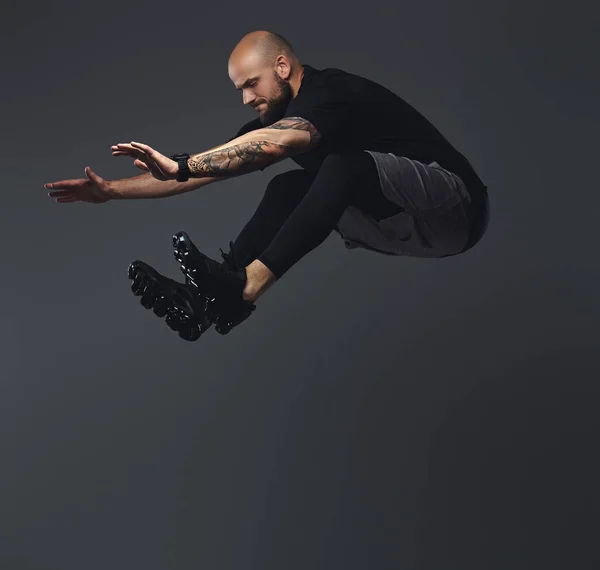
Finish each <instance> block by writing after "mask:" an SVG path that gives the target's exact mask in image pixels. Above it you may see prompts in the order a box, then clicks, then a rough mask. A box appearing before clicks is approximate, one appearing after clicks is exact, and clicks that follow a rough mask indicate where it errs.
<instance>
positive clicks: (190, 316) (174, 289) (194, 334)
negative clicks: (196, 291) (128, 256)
mask: <svg viewBox="0 0 600 570" xmlns="http://www.w3.org/2000/svg"><path fill="white" fill-rule="evenodd" d="M127 275H128V277H129V279H132V280H133V283H132V284H131V291H132V292H133V294H134V295H136V296H139V297H141V298H140V303H141V305H142V306H143V307H144V308H146V309H153V311H154V314H155V315H156V316H157V317H160V318H163V317H165V316H166V319H165V321H166V323H167V325H168V326H169V328H170V329H171V330H174V331H177V333H178V334H179V337H180V338H182V339H184V340H188V341H195V340H198V339H199V338H200V336H201V335H202V334H203V333H204V332H205V331H206V329H208V328H209V327H210V326H211V325H212V320H211V319H210V318H209V317H208V315H207V314H206V300H205V299H204V298H203V297H202V296H199V298H198V299H194V298H193V297H192V295H191V294H190V292H189V291H187V290H186V289H185V288H184V287H183V286H179V284H177V283H176V282H174V281H172V280H169V279H168V278H167V277H165V276H164V275H161V274H160V273H159V272H158V271H156V270H155V269H154V268H153V267H151V266H150V265H148V264H147V263H144V262H143V261H140V260H136V261H133V262H132V263H130V264H129V267H128V270H127Z"/></svg>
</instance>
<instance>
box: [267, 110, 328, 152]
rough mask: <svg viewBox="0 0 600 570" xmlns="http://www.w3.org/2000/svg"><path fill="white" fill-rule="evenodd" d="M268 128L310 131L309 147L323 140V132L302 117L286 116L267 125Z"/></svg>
mask: <svg viewBox="0 0 600 570" xmlns="http://www.w3.org/2000/svg"><path fill="white" fill-rule="evenodd" d="M265 128H266V129H278V130H281V131H283V130H286V129H291V130H296V131H308V133H309V135H310V142H309V145H308V147H309V149H310V148H313V147H315V146H317V145H318V144H319V143H320V142H321V140H322V137H321V133H319V131H317V129H316V128H315V127H314V126H313V124H312V123H311V122H309V121H307V120H306V119H303V118H302V117H285V119H281V120H280V121H277V122H276V123H273V124H272V125H270V126H268V127H265Z"/></svg>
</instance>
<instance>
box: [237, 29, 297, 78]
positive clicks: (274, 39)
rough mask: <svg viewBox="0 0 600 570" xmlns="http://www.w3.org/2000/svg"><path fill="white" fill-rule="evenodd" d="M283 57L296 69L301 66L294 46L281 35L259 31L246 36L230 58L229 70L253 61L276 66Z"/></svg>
mask: <svg viewBox="0 0 600 570" xmlns="http://www.w3.org/2000/svg"><path fill="white" fill-rule="evenodd" d="M280 55H283V56H284V57H286V58H287V59H288V60H289V62H290V63H291V64H293V65H294V66H295V67H296V66H298V65H299V64H300V62H299V60H298V57H297V56H296V54H295V53H294V50H293V48H292V45H291V44H290V43H289V42H288V41H287V40H286V39H285V38H284V37H283V36H280V35H279V34H276V33H274V32H269V31H266V30H257V31H254V32H250V33H248V34H246V35H245V36H244V37H243V38H242V39H241V40H240V41H239V42H238V44H237V45H236V46H235V48H234V50H233V51H232V52H231V55H230V57H229V68H230V71H231V68H232V67H236V66H237V65H240V64H243V63H245V62H247V61H250V60H251V61H252V62H253V63H257V64H260V65H265V66H274V65H275V62H276V59H277V57H278V56H280Z"/></svg>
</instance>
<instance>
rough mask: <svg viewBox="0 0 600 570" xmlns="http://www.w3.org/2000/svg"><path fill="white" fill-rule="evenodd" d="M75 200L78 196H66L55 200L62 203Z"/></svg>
mask: <svg viewBox="0 0 600 570" xmlns="http://www.w3.org/2000/svg"><path fill="white" fill-rule="evenodd" d="M77 200H79V198H77V197H76V196H67V197H66V198H57V199H56V200H55V202H58V203H60V204H62V203H64V202H77Z"/></svg>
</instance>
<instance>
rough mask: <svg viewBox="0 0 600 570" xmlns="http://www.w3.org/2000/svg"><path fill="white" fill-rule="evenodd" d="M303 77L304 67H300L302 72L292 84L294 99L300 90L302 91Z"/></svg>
mask: <svg viewBox="0 0 600 570" xmlns="http://www.w3.org/2000/svg"><path fill="white" fill-rule="evenodd" d="M303 77H304V66H300V72H299V73H298V75H297V76H296V79H295V80H294V81H291V84H292V94H293V96H294V97H293V98H295V97H296V95H298V90H299V89H300V85H301V83H302V78H303Z"/></svg>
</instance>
